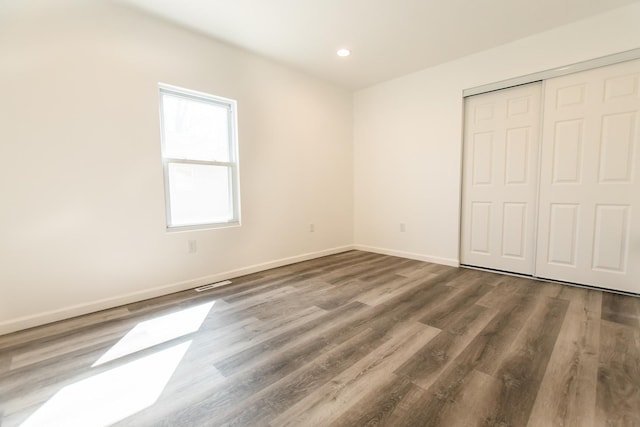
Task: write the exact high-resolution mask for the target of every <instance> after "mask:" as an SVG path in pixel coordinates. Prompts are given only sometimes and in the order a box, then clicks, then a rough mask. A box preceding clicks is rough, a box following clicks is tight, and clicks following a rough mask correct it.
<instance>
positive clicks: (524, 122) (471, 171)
mask: <svg viewBox="0 0 640 427" xmlns="http://www.w3.org/2000/svg"><path fill="white" fill-rule="evenodd" d="M540 93H541V84H540V83H533V84H529V85H526V86H518V87H515V88H510V89H505V90H501V91H497V92H490V93H486V94H482V95H476V96H472V97H469V98H466V100H465V136H464V165H463V170H464V171H463V188H462V230H461V233H462V238H461V260H462V264H466V265H472V266H477V267H486V268H493V269H498V270H506V271H512V272H516V273H522V274H533V240H534V234H535V233H534V225H535V222H534V221H535V200H536V188H537V184H536V181H537V173H538V163H537V158H538V147H539V145H538V139H539V135H538V133H539V127H540V124H539V120H540Z"/></svg>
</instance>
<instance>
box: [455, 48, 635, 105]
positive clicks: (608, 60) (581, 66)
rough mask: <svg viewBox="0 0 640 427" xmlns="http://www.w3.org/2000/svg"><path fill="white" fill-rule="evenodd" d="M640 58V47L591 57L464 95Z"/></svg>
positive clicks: (465, 91)
mask: <svg viewBox="0 0 640 427" xmlns="http://www.w3.org/2000/svg"><path fill="white" fill-rule="evenodd" d="M639 58H640V48H638V49H631V50H627V51H624V52H619V53H614V54H613V55H607V56H601V57H599V58H594V59H589V60H587V61H582V62H576V63H575V64H570V65H567V66H564V67H559V68H553V69H551V70H544V71H538V72H537V73H532V74H527V75H524V76H520V77H514V78H511V79H507V80H502V81H499V82H494V83H489V84H486V85H482V86H476V87H473V88H469V89H465V90H464V91H462V96H463V97H467V96H473V95H479V94H481V93H486V92H492V91H494V90H500V89H506V88H508V87H513V86H519V85H524V84H527V83H533V82H537V81H541V80H547V79H551V78H553V77H560V76H566V75H567V74H573V73H578V72H580V71H586V70H591V69H593V68H598V67H605V66H607V65H611V64H617V63H620V62H625V61H632V60H634V59H639Z"/></svg>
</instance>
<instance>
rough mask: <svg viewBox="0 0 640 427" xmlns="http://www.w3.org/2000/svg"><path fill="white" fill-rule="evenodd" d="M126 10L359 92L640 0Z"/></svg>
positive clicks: (262, 2) (329, 2) (231, 0)
mask: <svg viewBox="0 0 640 427" xmlns="http://www.w3.org/2000/svg"><path fill="white" fill-rule="evenodd" d="M118 1H119V2H121V3H124V4H127V5H130V6H133V7H136V8H138V9H141V10H144V11H147V12H149V13H152V14H154V15H156V16H160V17H162V18H164V19H167V20H170V21H173V22H175V23H178V24H180V25H183V26H185V27H188V28H191V29H194V30H197V31H199V32H202V33H205V34H208V35H210V36H212V37H215V38H217V39H220V40H223V41H225V42H228V43H230V44H233V45H236V46H239V47H241V48H244V49H247V50H249V51H252V52H256V53H258V54H261V55H264V56H267V57H270V58H272V59H275V60H277V61H279V62H282V63H285V64H288V65H290V66H293V67H295V68H298V69H301V70H303V71H305V72H307V73H308V74H311V75H314V76H317V77H320V78H322V79H325V80H328V81H331V82H333V83H336V84H339V85H341V86H344V87H347V88H350V89H360V88H364V87H367V86H370V85H372V84H375V83H378V82H381V81H384V80H388V79H391V78H394V77H399V76H402V75H405V74H408V73H411V72H414V71H418V70H421V69H423V68H427V67H430V66H433V65H436V64H439V63H442V62H446V61H450V60H452V59H455V58H459V57H461V56H464V55H468V54H470V53H473V52H478V51H481V50H485V49H488V48H491V47H494V46H498V45H501V44H504V43H508V42H510V41H513V40H516V39H519V38H523V37H526V36H528V35H531V34H535V33H539V32H542V31H545V30H548V29H551V28H554V27H557V26H560V25H564V24H567V23H570V22H573V21H577V20H580V19H583V18H586V17H588V16H592V15H596V14H599V13H602V12H605V11H607V10H610V9H614V8H617V7H620V6H624V5H627V4H630V3H634V2H636V1H639V0H181V1H175V0H118ZM340 47H348V48H349V49H351V50H352V52H353V54H352V55H351V56H350V57H349V58H339V57H337V56H336V50H337V49H338V48H340Z"/></svg>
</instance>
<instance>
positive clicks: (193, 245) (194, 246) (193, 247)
mask: <svg viewBox="0 0 640 427" xmlns="http://www.w3.org/2000/svg"><path fill="white" fill-rule="evenodd" d="M196 252H198V241H197V240H189V253H190V254H195V253H196Z"/></svg>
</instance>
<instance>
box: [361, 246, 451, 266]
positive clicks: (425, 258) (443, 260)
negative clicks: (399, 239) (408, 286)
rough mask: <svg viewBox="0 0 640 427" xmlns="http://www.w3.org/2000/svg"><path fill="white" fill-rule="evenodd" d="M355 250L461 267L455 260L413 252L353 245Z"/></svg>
mask: <svg viewBox="0 0 640 427" xmlns="http://www.w3.org/2000/svg"><path fill="white" fill-rule="evenodd" d="M353 249H356V250H359V251H365V252H373V253H376V254H382V255H391V256H397V257H400V258H407V259H415V260H416V261H424V262H431V263H434V264H442V265H448V266H450V267H459V266H460V261H459V260H457V259H453V258H440V257H434V256H430V255H423V254H416V253H413V252H404V251H397V250H394V249H385V248H376V247H373V246H366V245H353Z"/></svg>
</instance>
